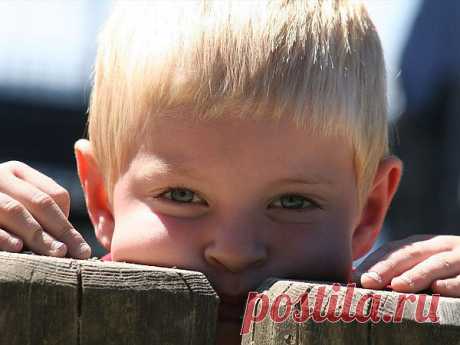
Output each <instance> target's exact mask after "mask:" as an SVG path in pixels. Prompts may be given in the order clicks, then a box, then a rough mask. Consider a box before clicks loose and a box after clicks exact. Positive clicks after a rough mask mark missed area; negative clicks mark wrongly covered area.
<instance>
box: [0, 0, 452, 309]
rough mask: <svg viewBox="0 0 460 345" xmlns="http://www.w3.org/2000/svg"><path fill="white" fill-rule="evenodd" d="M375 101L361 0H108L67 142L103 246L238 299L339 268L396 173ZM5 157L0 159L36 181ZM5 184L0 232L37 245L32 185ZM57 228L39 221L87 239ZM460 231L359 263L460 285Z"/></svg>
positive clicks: (379, 80)
mask: <svg viewBox="0 0 460 345" xmlns="http://www.w3.org/2000/svg"><path fill="white" fill-rule="evenodd" d="M386 111H387V110H386V90H385V72H384V61H383V54H382V49H381V46H380V42H379V38H378V35H377V33H376V31H375V28H374V26H373V24H372V22H371V20H370V19H369V17H368V15H367V13H366V11H365V9H364V8H363V7H362V6H361V5H359V4H356V2H346V1H339V0H337V1H312V0H309V1H287V0H286V1H271V2H267V1H241V2H231V1H228V2H221V1H215V2H213V1H206V2H204V1H203V2H192V1H189V2H167V3H166V2H158V1H152V2H149V3H145V2H135V3H129V4H126V3H120V4H119V5H118V8H117V9H116V10H115V11H114V13H113V15H112V16H111V18H110V20H109V21H108V23H107V25H106V27H105V28H104V30H103V32H102V34H101V36H100V42H99V50H98V55H97V61H96V67H95V78H94V88H93V91H92V95H91V106H90V112H89V141H88V140H79V141H78V142H77V143H76V145H75V153H76V159H77V165H78V172H79V177H80V180H81V183H82V186H83V189H84V192H85V196H86V203H87V208H88V212H89V215H90V218H91V221H92V223H93V225H94V229H95V232H96V236H97V238H98V240H99V241H100V242H101V244H102V245H103V246H104V247H105V248H107V249H108V250H109V251H110V253H111V259H112V260H115V261H127V262H135V263H141V264H147V265H158V266H167V267H172V266H176V267H178V268H184V269H191V270H197V271H201V272H203V273H205V274H206V276H207V277H208V278H209V280H210V282H211V283H212V285H213V286H214V288H215V289H216V291H217V292H218V293H219V295H220V296H221V297H222V301H223V302H224V304H226V305H229V306H231V305H237V306H238V310H240V309H239V305H240V303H241V302H243V301H244V299H245V297H246V294H247V292H248V291H250V290H254V289H256V288H257V287H258V286H259V284H260V283H261V282H262V281H263V280H264V279H265V278H267V277H270V276H275V277H282V278H297V279H318V280H328V281H339V282H346V281H347V280H350V279H351V278H352V261H353V260H355V259H358V258H359V257H361V256H363V255H364V254H366V253H367V252H368V251H369V250H370V248H371V247H372V244H373V243H374V241H375V239H376V237H377V235H378V234H379V231H380V229H381V227H382V223H383V221H384V217H385V214H386V211H387V209H388V207H389V205H390V202H391V199H392V197H393V195H394V193H395V192H396V189H397V186H398V183H399V180H400V177H401V171H402V164H401V162H400V161H399V160H398V159H397V158H396V157H393V156H391V155H389V149H388V138H387V119H386ZM5 164H6V163H5ZM9 164H10V165H9V166H8V169H7V168H6V167H5V166H4V167H3V171H2V174H3V175H0V176H4V177H5V178H6V177H8V178H9V179H10V182H11V181H12V180H11V179H12V177H11V175H14V176H15V178H16V179H17V180H22V181H28V188H31V187H30V185H31V184H33V185H35V186H36V187H37V188H38V189H40V190H41V191H42V194H43V191H48V190H49V187H45V182H43V180H42V177H40V178H38V177H37V174H36V172H32V171H31V170H30V168H28V167H25V166H24V165H21V164H18V163H9ZM34 174H35V175H34ZM32 175H34V176H35V177H34V178H32ZM40 179H41V180H40ZM15 181H16V180H15ZM31 181H34V182H31ZM38 181H40V182H38ZM16 182H17V181H16ZM18 183H19V182H17V183H16V185H17V184H18ZM47 183H49V181H48V182H47ZM5 185H6V183H5V184H3V185H2V184H1V183H0V188H1V189H0V190H1V191H3V194H2V197H3V200H8V201H9V202H10V206H11V205H14V206H15V207H10V208H9V210H10V212H9V213H8V212H6V211H4V212H3V213H2V214H4V215H7V216H3V218H2V219H9V220H10V221H9V224H10V226H9V227H8V231H9V233H10V234H9V235H8V234H7V233H6V232H2V233H1V236H3V237H2V238H9V239H14V238H22V239H23V240H24V241H25V243H26V244H27V245H28V246H33V245H34V244H36V246H38V244H37V243H40V245H41V248H42V251H43V252H47V253H50V252H49V251H47V250H48V249H49V247H50V246H51V243H52V238H51V236H50V235H48V234H44V233H43V231H41V230H40V229H41V225H39V224H38V223H40V224H43V223H46V222H45V221H40V219H37V222H36V223H37V224H36V225H35V228H37V227H38V228H37V229H39V230H37V231H35V232H34V234H35V237H34V236H32V235H29V233H26V232H24V230H19V228H20V227H19V226H16V227H14V226H13V225H14V224H13V223H14V221H13V220H12V219H15V218H14V217H16V216H17V215H18V214H20V213H21V212H23V213H22V214H23V216H24V214H26V215H28V214H29V213H27V212H29V211H30V214H31V215H30V217H29V218H28V219H29V221H30V218H32V219H33V218H34V217H33V216H34V215H38V214H39V212H38V211H37V207H35V208H34V207H33V205H37V203H35V204H34V203H31V202H29V201H27V200H29V199H28V198H27V197H25V194H26V193H25V192H24V189H21V191H20V192H18V188H19V187H12V186H13V185H14V183H13V184H11V183H8V187H5ZM40 186H41V188H40ZM48 186H49V184H48ZM15 188H16V189H15ZM24 188H25V187H24ZM47 188H48V189H47ZM21 193H22V194H21ZM6 194H8V195H6ZM42 194H40V195H42ZM48 194H50V193H48ZM61 194H62V193H61ZM61 194H59V193H56V195H61ZM13 199H14V200H16V201H19V202H15V203H14V202H12V201H11V200H13ZM45 199H46V198H45ZM55 199H57V197H56V198H55ZM1 200H2V199H1V198H0V201H1ZM46 201H47V202H49V203H50V205H51V204H52V205H54V206H53V207H54V211H53V212H55V214H57V213H59V212H61V211H59V210H56V208H57V206H56V204H55V203H53V201H52V200H50V198H47V199H46ZM56 203H58V202H57V201H56ZM38 204H39V203H38ZM59 204H60V205H63V204H65V203H64V202H63V201H60V202H59ZM0 205H1V202H0ZM18 205H20V206H18ZM60 208H61V209H62V210H64V206H61V207H60ZM0 209H1V207H0ZM3 209H5V208H3ZM11 210H16V211H17V212H16V213H14V212H11ZM18 210H21V211H18ZM13 213H14V214H13ZM63 213H64V214H65V213H66V212H63ZM24 217H25V216H24ZM27 217H28V216H27ZM40 217H41V219H45V217H44V216H43V215H42V216H35V218H40ZM60 217H61V218H60V219H62V212H61V216H60ZM17 219H19V218H17ZM18 222H19V221H18ZM18 222H16V223H15V224H19V223H18ZM30 222H31V221H30ZM3 223H5V224H6V221H4V222H3ZM21 224H22V225H24V224H23V223H21ZM29 224H30V223H29ZM34 224H35V223H34ZM5 226H6V225H5ZM50 227H51V225H50ZM29 228H30V226H29ZM43 228H46V229H48V227H46V224H45V225H43ZM61 229H65V230H67V231H61V232H59V231H58V230H55V231H54V233H53V231H49V232H50V234H51V235H52V236H54V237H55V238H58V239H59V240H61V241H62V242H66V243H68V245H69V251H70V253H71V255H73V256H79V257H86V256H88V255H89V252H88V251H86V252H85V251H84V250H82V251H80V252H78V251H77V250H76V249H74V248H75V247H76V245H75V244H76V243H78V244H80V243H81V242H82V240H81V239H80V238H79V237H78V234H76V232H75V230H73V229H72V228H71V226H70V225H68V224H67V225H66V224H64V223H63V224H62V226H61ZM21 231H23V232H21ZM13 234H15V235H13ZM36 234H39V235H38V236H37V235H36ZM63 234H65V235H63ZM7 236H10V237H7ZM11 236H14V237H11ZM65 236H67V237H68V238H67V239H65ZM69 238H70V239H69ZM5 243H6V242H5ZM20 247H21V242H19V244H18V245H17V246H16V247H15V248H13V247H11V246H10V247H7V246H6V245H5V246H4V249H7V250H13V251H14V250H20ZM45 247H46V251H45V249H43V248H45ZM71 248H72V249H71ZM459 248H460V240H459V238H457V237H455V236H438V237H426V238H421V237H412V238H409V239H406V240H402V241H398V242H394V243H391V244H390V245H389V246H384V247H383V248H382V249H381V250H379V251H377V252H376V253H375V254H374V255H372V256H371V257H370V259H369V260H368V261H367V262H365V263H364V266H363V267H364V268H365V269H370V270H371V273H368V274H364V275H363V276H362V277H360V278H359V279H361V283H362V285H363V286H365V287H370V288H383V287H385V286H386V285H387V284H391V287H392V288H393V289H395V290H399V291H420V290H422V289H425V288H427V287H431V288H432V289H433V291H435V292H439V293H441V294H444V295H451V296H456V295H457V296H458V295H460V289H459V286H460V280H459V278H458V277H457V275H458V274H459V273H460V265H459V262H460V255H459V252H460V250H459ZM55 249H56V250H55V251H54V252H51V254H53V255H56V256H62V255H65V252H66V247H65V246H64V245H62V246H61V247H60V248H59V243H58V245H57V246H56V248H55ZM230 309H232V307H228V308H227V309H226V310H227V311H225V312H224V314H225V313H228V315H227V316H229V317H230V318H231V317H232V315H233V313H232V311H231V310H230ZM224 316H225V315H224Z"/></svg>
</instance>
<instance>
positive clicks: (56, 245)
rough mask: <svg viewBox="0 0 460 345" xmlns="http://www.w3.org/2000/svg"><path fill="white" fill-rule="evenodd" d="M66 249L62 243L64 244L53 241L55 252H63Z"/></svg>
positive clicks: (52, 245) (52, 247) (52, 246)
mask: <svg viewBox="0 0 460 345" xmlns="http://www.w3.org/2000/svg"><path fill="white" fill-rule="evenodd" d="M64 248H65V244H64V243H62V242H59V241H53V242H52V243H51V249H52V250H53V251H55V252H59V251H62V250H64Z"/></svg>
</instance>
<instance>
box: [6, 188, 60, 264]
mask: <svg viewBox="0 0 460 345" xmlns="http://www.w3.org/2000/svg"><path fill="white" fill-rule="evenodd" d="M0 224H1V225H2V227H3V229H4V231H7V232H9V233H12V234H14V235H15V236H17V237H19V238H21V239H22V241H23V242H24V243H25V244H26V245H27V247H28V248H30V249H31V250H32V251H34V252H36V253H39V254H46V255H51V256H64V255H65V254H66V251H67V248H66V246H65V245H64V244H63V243H60V242H58V241H55V240H54V239H53V238H52V237H51V236H49V235H48V234H47V233H46V232H44V231H43V229H42V227H41V226H40V224H38V222H37V221H36V220H35V219H34V218H33V217H32V215H31V214H30V213H29V211H27V209H26V208H25V207H24V206H23V205H22V204H21V203H19V202H18V201H17V200H15V199H13V198H11V197H10V196H9V195H6V194H3V193H0Z"/></svg>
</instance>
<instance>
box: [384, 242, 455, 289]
mask: <svg viewBox="0 0 460 345" xmlns="http://www.w3.org/2000/svg"><path fill="white" fill-rule="evenodd" d="M459 273H460V254H459V253H458V252H455V251H450V252H442V253H438V254H435V255H433V256H430V257H429V258H427V259H426V260H425V261H422V262H420V263H419V264H417V265H415V266H414V267H412V268H411V269H410V270H408V271H406V272H404V273H403V274H401V275H400V276H397V277H394V278H393V279H392V280H391V287H392V289H393V290H396V291H401V292H417V291H420V290H424V289H427V288H428V287H429V286H430V284H431V283H432V282H433V281H434V280H436V279H444V278H449V277H452V276H455V275H457V274H459Z"/></svg>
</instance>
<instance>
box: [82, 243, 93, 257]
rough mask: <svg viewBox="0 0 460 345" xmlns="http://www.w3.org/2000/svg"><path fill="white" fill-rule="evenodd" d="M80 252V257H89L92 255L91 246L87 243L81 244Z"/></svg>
mask: <svg viewBox="0 0 460 345" xmlns="http://www.w3.org/2000/svg"><path fill="white" fill-rule="evenodd" d="M79 254H80V257H84V258H88V257H89V256H90V255H91V247H90V246H88V245H87V244H86V243H82V244H80V248H79Z"/></svg>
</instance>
